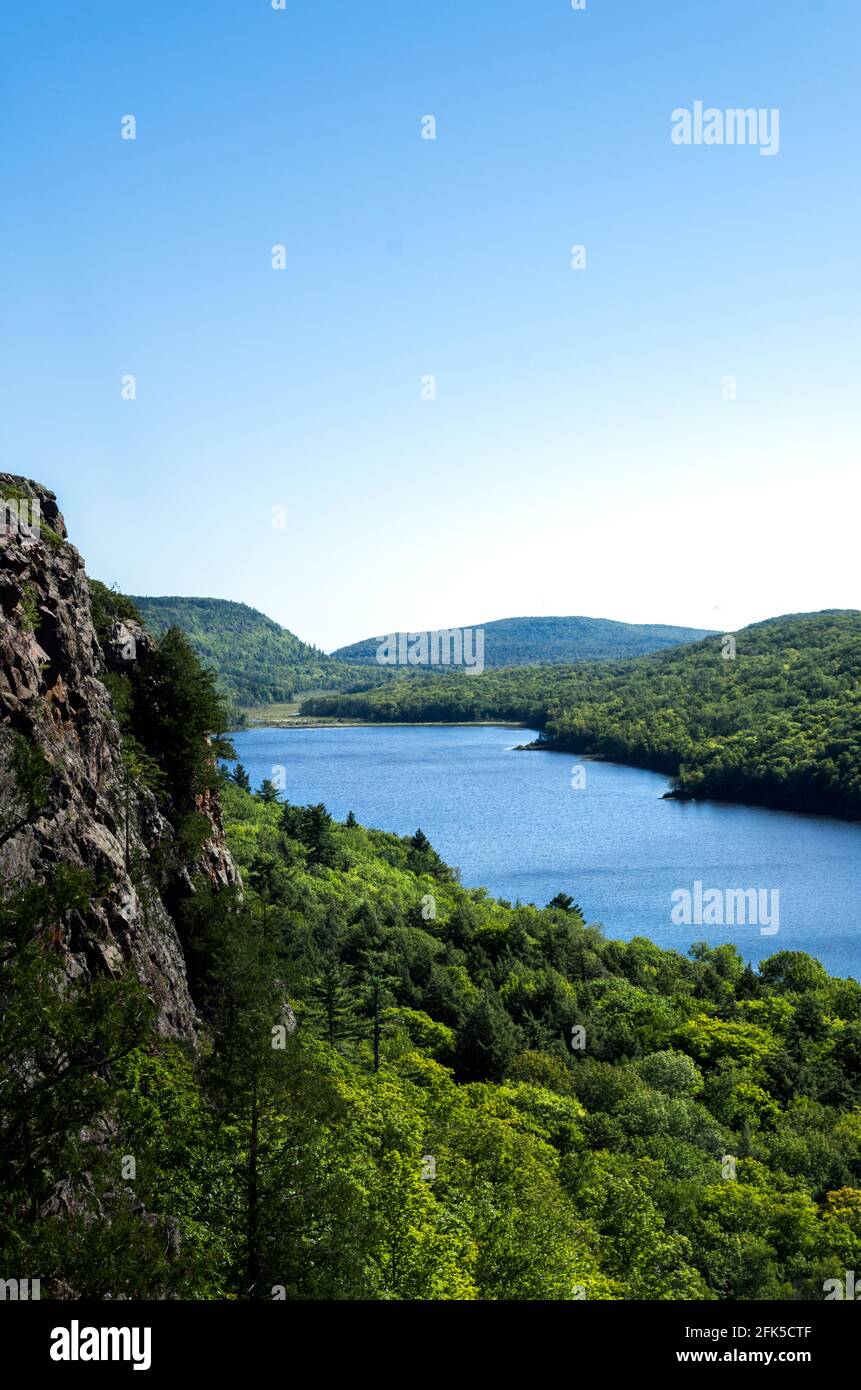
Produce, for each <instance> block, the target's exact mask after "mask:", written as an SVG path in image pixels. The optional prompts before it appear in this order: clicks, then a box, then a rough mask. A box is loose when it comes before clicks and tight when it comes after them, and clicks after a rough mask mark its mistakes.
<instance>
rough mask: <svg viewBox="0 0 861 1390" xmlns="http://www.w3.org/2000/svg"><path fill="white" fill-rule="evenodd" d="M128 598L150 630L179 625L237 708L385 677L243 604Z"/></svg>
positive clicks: (351, 686) (362, 684)
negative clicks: (311, 643)
mask: <svg viewBox="0 0 861 1390" xmlns="http://www.w3.org/2000/svg"><path fill="white" fill-rule="evenodd" d="M132 601H133V603H134V604H135V606H136V608H137V610H138V612H139V613H140V615H141V617H142V618H143V620H144V622H145V623H146V625H147V627H149V628H150V629H151V630H152V631H153V632H155V633H164V632H167V630H168V629H169V628H172V627H176V628H180V629H181V630H182V631H183V632H184V633H185V635H186V636H187V638H188V640H189V642H190V643H191V645H192V647H193V648H194V650H195V652H196V653H197V655H198V656H199V657H200V658H201V660H202V661H204V662H205V663H206V664H207V665H208V666H210V667H211V668H212V669H213V670H214V671H215V672H216V674H217V677H218V683H219V687H220V689H221V690H222V691H223V692H224V693H225V694H226V695H227V696H229V697H230V699H231V700H232V702H233V704H234V705H236V706H238V707H239V708H240V709H241V708H244V707H247V706H249V705H267V704H279V703H282V702H286V701H290V700H292V699H293V698H294V696H295V695H296V694H297V693H299V692H301V691H303V690H355V689H359V688H362V689H365V688H367V687H368V686H371V685H373V684H374V683H376V682H379V681H383V680H385V679H386V677H387V675H388V672H386V671H385V670H384V669H383V668H381V667H379V666H370V667H369V668H368V669H365V668H364V667H362V668H359V669H357V667H356V666H355V665H352V664H347V663H346V662H342V661H336V660H334V659H333V658H332V657H330V656H327V655H326V653H325V652H322V651H318V649H317V648H316V647H311V646H309V645H308V643H307V642H302V641H300V639H299V638H298V637H295V636H294V635H293V633H292V632H289V631H288V630H287V628H284V627H280V626H279V624H278V623H276V622H274V621H273V620H272V619H271V618H267V617H266V615H265V613H259V612H258V611H257V609H256V608H249V607H248V606H247V605H246V604H244V603H232V602H230V601H228V600H227V599H216V598H141V597H134V598H133V600H132Z"/></svg>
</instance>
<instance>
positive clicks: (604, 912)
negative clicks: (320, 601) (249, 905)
mask: <svg viewBox="0 0 861 1390" xmlns="http://www.w3.org/2000/svg"><path fill="white" fill-rule="evenodd" d="M534 737H535V734H534V731H530V730H526V729H505V728H499V727H493V728H491V727H486V726H483V727H467V726H464V727H442V728H434V727H428V726H405V727H388V728H383V727H376V728H375V727H369V728H366V727H362V728H359V727H345V728H323V729H249V730H243V731H241V732H239V733H237V734H235V735H233V741H234V744H235V746H236V749H237V752H238V754H239V757H240V759H241V761H242V763H243V764H244V766H245V768H246V769H247V771H248V773H249V775H250V777H251V780H252V784H253V786H254V787H255V788H256V787H258V786H259V785H260V783H261V781H262V780H263V779H264V778H266V777H269V778H274V779H277V778H278V775H279V774H278V771H277V769H279V768H281V769H283V774H281V775H282V777H283V778H284V779H286V780H285V786H286V791H285V793H284V794H285V795H286V797H287V799H288V800H290V801H292V802H293V803H294V804H298V805H304V804H306V803H308V802H320V801H323V802H325V804H326V806H327V807H328V809H329V811H330V812H331V814H332V815H334V816H335V817H336V818H337V819H338V820H343V819H344V818H345V817H346V815H347V812H348V811H350V810H352V811H353V812H354V813H355V815H356V816H357V817H358V819H359V820H360V821H361V822H362V823H363V824H364V825H371V826H376V827H379V828H380V829H382V830H393V831H396V832H397V833H398V834H402V835H405V834H412V832H413V831H414V830H415V829H416V828H417V827H418V826H421V828H422V830H424V832H425V834H426V835H427V836H428V837H429V838H430V840H431V842H432V844H433V845H434V847H435V848H436V849H437V850H438V851H439V853H440V854H441V855H442V857H443V858H444V859H445V860H446V861H447V862H448V863H449V864H452V865H455V866H457V867H458V868H459V869H460V873H461V881H462V882H463V883H464V885H466V886H467V887H479V886H485V887H486V888H487V889H488V890H489V891H490V892H491V893H492V894H493V895H494V896H495V897H500V898H505V899H506V900H508V901H509V902H512V903H513V902H516V901H518V900H519V901H520V902H524V903H527V902H531V903H536V904H537V905H538V906H542V907H543V906H544V905H545V904H546V903H547V902H548V901H549V899H550V898H552V897H553V896H554V894H556V893H558V892H560V891H561V892H565V893H570V895H571V896H572V897H573V898H574V899H575V901H576V902H577V903H579V904H580V906H581V907H582V908H583V910H584V912H585V914H586V918H587V920H588V921H590V922H600V923H602V924H603V926H604V927H605V929H606V932H607V934H608V936H615V937H622V938H625V939H628V938H630V937H632V936H638V935H639V936H647V937H649V938H651V940H653V941H656V942H657V943H658V944H659V945H661V946H665V947H671V948H674V949H676V950H681V951H687V949H688V947H689V946H690V944H691V943H692V942H693V941H709V942H711V943H712V944H717V943H719V942H722V941H734V942H735V943H736V944H737V945H738V947H739V949H740V951H741V952H742V954H743V955H744V957H745V959H748V960H752V961H757V960H759V959H761V958H762V957H763V956H768V955H772V954H773V953H774V952H775V951H780V950H796V951H809V952H810V954H811V955H815V956H817V957H818V958H819V959H820V960H821V961H822V962H823V964H824V965H825V966H826V967H827V968H828V970H830V971H831V973H832V974H835V975H854V976H855V977H856V978H861V912H859V904H861V826H859V825H854V824H848V823H846V822H843V821H838V820H831V819H828V818H826V817H816V816H801V815H795V814H791V813H789V812H784V811H767V810H760V809H756V808H753V807H747V806H735V805H732V806H731V805H721V804H719V803H715V802H677V801H663V800H662V799H661V797H662V794H663V792H664V791H665V790H666V788H667V785H668V784H667V779H666V778H665V777H662V776H661V775H659V774H658V773H654V772H645V771H642V770H640V769H639V768H630V767H623V766H620V765H619V764H617V763H602V762H592V761H589V760H585V759H578V758H577V757H576V756H575V755H573V754H568V753H565V754H563V753H523V752H514V751H512V750H513V749H514V747H515V746H516V745H517V744H519V743H528V742H529V741H530V740H531V739H532V738H534ZM575 767H580V768H582V769H583V770H584V772H585V785H584V786H583V787H580V788H575V787H574V786H572V781H573V782H576V781H578V780H579V779H578V777H577V776H573V777H572V773H573V770H574V768H575ZM696 880H699V881H700V882H701V883H702V885H703V888H704V889H708V888H719V889H722V890H723V889H748V888H755V889H757V890H759V889H766V890H775V889H776V890H778V892H779V899H778V900H777V901H778V903H779V930H778V932H777V934H776V935H770V936H763V935H761V934H760V927H759V926H758V925H742V926H697V925H676V924H674V922H673V920H672V917H671V912H672V899H671V894H672V893H673V892H674V890H676V889H680V888H686V889H689V890H690V891H691V892H693V888H694V883H695V881H696ZM771 901H774V900H773V898H770V899H769V902H771Z"/></svg>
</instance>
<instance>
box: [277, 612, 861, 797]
mask: <svg viewBox="0 0 861 1390" xmlns="http://www.w3.org/2000/svg"><path fill="white" fill-rule="evenodd" d="M734 640H735V654H734V656H731V657H730V656H729V655H727V656H725V655H724V654H725V652H727V653H728V652H729V651H731V650H732V649H731V648H728V647H727V646H726V639H725V638H723V637H720V636H717V637H708V638H705V639H704V640H703V641H700V642H696V643H694V644H692V645H690V646H684V647H677V648H674V649H672V650H670V651H666V652H660V653H657V654H655V655H652V656H645V657H638V658H635V659H633V660H630V661H624V662H601V663H597V662H596V663H585V664H583V665H577V666H573V667H554V666H541V667H529V668H519V669H508V670H504V671H490V672H485V673H484V674H483V675H468V676H467V675H465V674H464V673H463V672H458V673H456V674H453V675H446V676H441V675H440V676H435V677H433V678H428V677H423V676H419V675H404V676H399V677H398V678H397V679H396V680H394V681H392V682H391V683H390V684H388V685H387V686H385V687H383V688H381V689H379V690H375V691H370V692H359V693H356V694H351V695H337V696H318V697H312V698H309V699H307V700H305V701H304V702H303V704H302V711H303V713H306V714H317V715H335V714H338V715H341V716H349V717H352V718H356V719H366V720H382V721H385V722H391V721H402V722H406V723H409V722H423V721H437V720H454V721H458V720H473V719H505V720H516V721H522V722H523V723H525V724H528V725H531V726H532V727H534V728H537V729H540V731H541V737H540V741H539V746H541V747H545V748H552V749H564V750H570V751H572V752H576V753H579V754H591V755H594V756H597V757H604V758H610V759H615V760H617V761H620V762H626V763H633V764H635V765H637V766H641V767H647V768H653V769H655V770H656V771H658V772H664V773H666V774H667V775H668V776H669V777H671V778H672V779H673V782H672V793H671V794H673V795H676V796H682V797H714V798H717V799H722V800H729V801H744V802H748V803H751V804H754V805H765V806H773V807H779V808H785V809H791V810H798V811H816V812H825V813H829V814H832V815H842V816H847V817H850V818H853V819H855V818H857V817H858V816H859V815H861V772H859V769H861V613H859V612H857V611H856V610H851V609H850V610H835V611H826V612H823V613H808V614H798V615H792V616H788V617H783V618H773V619H770V620H768V621H766V622H762V623H756V624H754V625H752V626H751V627H747V628H744V629H742V630H741V631H740V632H738V633H737V634H735V639H734Z"/></svg>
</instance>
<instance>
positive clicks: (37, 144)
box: [0, 0, 861, 648]
mask: <svg viewBox="0 0 861 1390" xmlns="http://www.w3.org/2000/svg"><path fill="white" fill-rule="evenodd" d="M0 38H2V59H0V62H2V67H3V73H2V89H3V102H2V107H3V116H2V138H0V146H1V147H2V148H0V173H2V179H3V187H4V192H5V195H6V196H5V198H4V213H3V218H2V255H3V266H4V285H5V290H4V307H3V324H4V332H3V349H2V351H3V360H2V363H0V382H2V392H3V401H2V411H0V414H2V429H3V441H2V453H0V466H2V467H5V468H7V469H11V470H12V471H14V472H21V473H25V474H28V475H29V476H32V477H35V478H37V479H39V480H41V481H44V482H45V483H47V484H48V485H49V486H50V487H52V488H53V489H54V490H55V491H56V492H57V493H58V496H59V497H60V501H61V505H62V507H63V509H64V511H65V513H66V518H67V522H68V524H69V527H70V530H71V532H72V534H73V537H74V539H75V541H76V543H77V544H78V546H79V549H80V550H81V551H82V553H83V554H84V556H85V557H86V560H87V564H88V568H89V570H90V572H91V573H92V574H94V575H96V576H97V577H99V578H101V579H103V580H105V581H107V582H116V583H117V584H118V585H119V586H120V587H121V588H123V589H125V590H126V591H129V592H142V593H180V594H207V595H214V596H217V597H223V598H233V599H238V600H241V601H244V602H246V603H250V604H252V605H254V606H255V607H258V608H261V609H263V610H264V611H265V612H267V613H269V614H271V615H272V616H273V617H275V618H277V619H278V620H279V621H281V622H283V623H284V624H285V625H286V626H288V627H290V628H292V629H293V630H294V631H296V632H297V633H299V635H300V636H302V637H303V638H305V639H306V640H309V641H313V642H316V643H317V644H318V645H320V646H324V647H326V648H331V647H334V646H336V645H338V644H340V643H343V642H347V641H350V640H354V639H358V638H360V637H364V636H368V635H376V634H381V633H384V632H387V631H391V630H394V629H396V628H407V627H412V628H414V629H421V628H433V627H440V626H448V625H453V624H456V623H464V624H466V623H476V622H482V621H489V620H491V619H493V618H499V617H505V616H510V615H514V614H527V613H585V614H590V615H594V616H599V617H614V618H619V619H624V620H627V621H634V622H673V623H690V624H692V625H697V626H703V627H718V628H724V629H727V630H731V629H733V628H735V627H738V626H740V625H742V624H744V623H746V622H749V621H755V620H757V619H760V618H764V617H767V616H770V615H772V614H775V613H781V612H791V611H800V610H808V609H816V608H822V607H832V606H835V607H836V606H839V607H855V606H861V580H859V571H858V565H857V560H856V558H855V557H856V554H857V531H858V502H859V489H858V482H857V479H858V467H859V464H858V432H857V424H858V418H857V415H858V409H857V400H858V397H859V394H861V393H859V390H858V381H859V339H858V331H857V324H858V317H859V313H858V311H859V303H858V300H859V294H858V284H859V274H858V256H859V252H858V247H857V226H858V221H859V184H858V155H857V151H858V143H859V118H858V109H859V104H858V99H857V92H858V88H859V58H858V54H859V39H861V7H859V6H858V5H857V3H856V0H819V3H816V0H756V4H755V5H752V4H751V3H750V0H724V3H722V4H720V5H716V4H709V3H705V0H697V3H692V0H665V2H664V3H648V0H615V3H611V0H587V8H586V10H585V11H573V10H572V9H571V5H570V0H435V3H432V4H419V3H407V0H287V7H286V9H285V10H283V11H280V10H273V9H272V7H271V2H270V0H201V3H197V4H194V5H178V4H176V2H175V0H170V3H168V0H148V3H143V0H138V2H137V3H130V4H116V3H107V0H88V3H87V5H86V6H85V7H84V6H81V5H73V4H64V3H61V2H60V0H51V2H50V3H46V4H38V5H24V4H23V3H20V0H19V3H15V4H12V5H9V6H7V7H5V11H4V17H3V20H2V34H0ZM697 100H702V101H703V102H704V103H705V104H706V105H707V106H714V107H716V108H718V109H721V110H723V109H725V108H728V107H754V108H768V109H771V108H779V111H780V150H779V154H778V155H777V156H775V157H771V158H765V157H763V156H762V155H761V154H760V153H759V150H758V149H756V148H753V147H739V146H736V147H728V146H714V147H705V146H689V147H679V146H676V145H674V144H673V143H672V141H671V139H670V130H671V113H672V112H673V110H674V109H676V108H679V107H692V106H693V103H694V102H695V101H697ZM129 114H131V115H134V116H135V118H136V121H137V138H136V140H134V141H128V140H123V139H121V137H120V129H121V119H122V117H123V116H125V115H129ZM426 115H433V116H435V118H436V121H437V138H436V140H435V141H428V140H423V139H422V138H421V121H422V117H424V116H426ZM276 244H284V245H285V246H286V247H287V265H286V269H285V270H284V271H276V270H273V269H272V266H271V248H272V246H273V245H276ZM574 244H581V245H584V246H585V247H586V257H587V264H586V269H585V270H582V271H575V270H572V268H571V265H570V259H571V258H570V248H571V246H572V245H574ZM126 374H134V376H135V379H136V391H137V396H136V399H135V400H133V401H131V400H123V399H122V398H121V386H120V382H121V378H122V377H123V376H124V375H126ZM430 375H432V376H434V377H435V378H436V383H437V387H436V391H437V394H436V399H434V400H426V399H423V397H422V381H423V378H425V377H427V376H430ZM728 376H733V377H734V378H735V380H736V398H735V399H729V400H728V399H725V398H724V395H725V392H726V390H727V388H726V386H725V384H724V382H725V378H726V377H728ZM278 507H283V508H284V513H283V515H284V526H283V527H282V528H278V527H274V526H273V524H272V518H273V508H278Z"/></svg>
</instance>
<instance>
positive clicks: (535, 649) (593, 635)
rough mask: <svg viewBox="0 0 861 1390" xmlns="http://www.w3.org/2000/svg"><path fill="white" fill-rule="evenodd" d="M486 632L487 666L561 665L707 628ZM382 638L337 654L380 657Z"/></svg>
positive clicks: (540, 621) (525, 623) (572, 621)
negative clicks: (379, 649) (378, 650)
mask: <svg viewBox="0 0 861 1390" xmlns="http://www.w3.org/2000/svg"><path fill="white" fill-rule="evenodd" d="M472 626H473V628H481V629H482V630H483V632H484V642H485V649H484V661H485V665H486V666H490V667H497V666H533V665H536V664H539V663H547V664H550V665H558V664H559V663H563V662H570V661H596V660H609V659H616V660H619V659H620V658H621V657H626V656H641V655H643V654H644V653H647V652H657V651H661V650H662V649H663V648H665V647H674V646H677V645H678V644H679V643H680V642H694V641H696V639H697V638H698V637H705V636H706V635H707V633H706V632H705V631H704V630H703V629H702V628H693V627H667V626H665V625H664V624H663V623H617V622H613V621H612V620H611V619H609V618H500V619H498V620H497V621H496V622H492V623H476V624H473V625H472ZM379 643H380V638H379V637H368V638H366V639H365V640H364V641H363V642H354V643H352V644H351V645H350V646H348V647H339V649H338V650H337V651H335V652H333V653H332V655H333V657H338V658H340V660H342V661H357V662H364V663H366V664H368V663H371V662H374V661H376V654H377V649H378V647H379Z"/></svg>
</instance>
